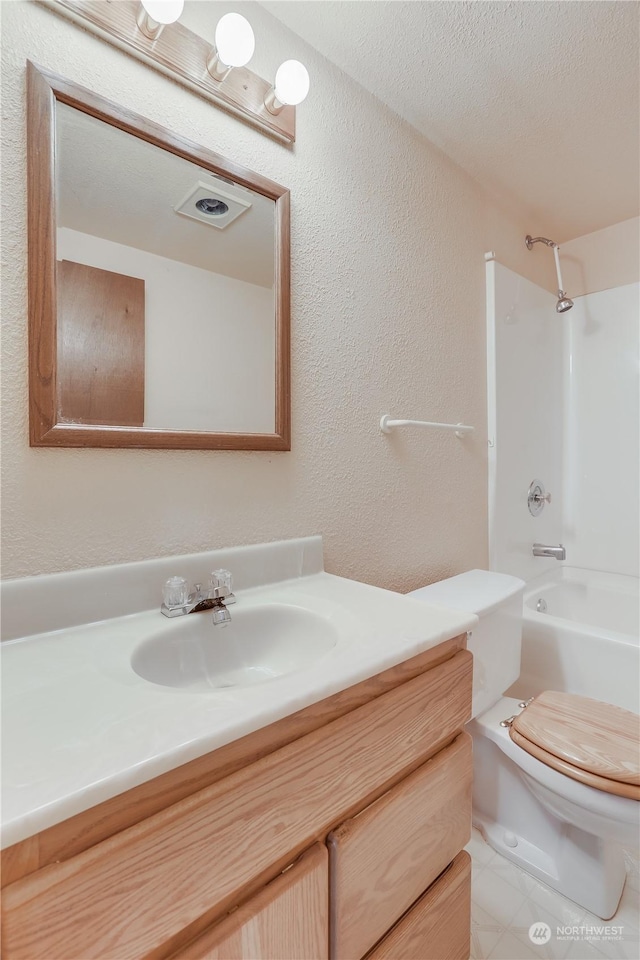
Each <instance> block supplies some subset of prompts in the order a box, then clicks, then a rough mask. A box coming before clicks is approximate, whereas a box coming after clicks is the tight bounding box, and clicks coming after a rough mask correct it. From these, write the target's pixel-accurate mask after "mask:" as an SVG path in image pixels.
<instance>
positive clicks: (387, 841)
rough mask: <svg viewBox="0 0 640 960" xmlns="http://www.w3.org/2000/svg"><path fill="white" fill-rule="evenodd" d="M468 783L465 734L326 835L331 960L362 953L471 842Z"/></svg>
mask: <svg viewBox="0 0 640 960" xmlns="http://www.w3.org/2000/svg"><path fill="white" fill-rule="evenodd" d="M471 783H472V761H471V737H470V736H469V734H467V733H463V734H461V736H459V737H458V739H457V740H456V741H455V742H454V743H452V744H451V746H449V747H447V748H446V749H445V750H442V751H441V752H440V753H439V754H437V756H435V757H434V758H433V760H429V761H428V763H425V764H424V766H422V767H420V768H419V769H418V770H416V771H415V773H413V774H411V776H409V777H407V778H406V779H405V780H403V781H402V782H401V783H399V784H398V785H397V786H395V787H394V788H393V789H392V790H390V791H389V792H388V793H386V794H385V795H384V796H383V797H381V798H380V799H379V800H377V801H376V802H375V803H373V804H372V805H371V806H369V807H367V809H366V810H364V811H363V812H362V813H361V814H359V815H358V816H357V817H354V818H353V819H352V820H347V821H346V822H345V823H343V824H342V825H341V826H340V827H339V828H338V829H337V830H335V831H334V832H333V833H332V834H331V835H330V836H329V841H328V842H329V853H330V864H331V956H332V958H333V960H353V958H354V957H362V956H363V955H364V954H365V953H366V952H367V950H369V949H371V947H372V946H373V945H374V944H375V943H376V941H378V940H379V939H380V937H382V936H383V935H384V933H385V932H386V931H387V930H388V929H389V928H390V927H392V926H393V924H394V923H395V922H396V921H397V920H398V918H399V917H401V916H402V914H403V913H404V912H405V911H406V910H407V909H408V908H409V907H410V906H411V904H412V903H413V902H414V901H415V900H416V899H417V898H418V897H419V896H420V894H421V893H422V892H423V891H424V890H425V889H426V888H427V887H428V886H429V884H431V883H433V881H434V880H435V879H436V877H437V876H438V875H439V874H440V873H442V871H443V870H444V869H445V867H446V866H447V864H448V863H451V861H452V860H453V858H454V857H455V856H456V854H457V853H458V852H459V851H460V850H461V849H462V847H464V845H465V844H466V843H467V842H468V840H469V837H470V835H471Z"/></svg>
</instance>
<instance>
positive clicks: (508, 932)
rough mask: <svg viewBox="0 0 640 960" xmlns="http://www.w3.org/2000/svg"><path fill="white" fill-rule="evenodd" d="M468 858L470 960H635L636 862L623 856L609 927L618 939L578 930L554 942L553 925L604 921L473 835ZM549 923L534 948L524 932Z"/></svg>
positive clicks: (638, 947) (639, 947) (639, 950)
mask: <svg viewBox="0 0 640 960" xmlns="http://www.w3.org/2000/svg"><path fill="white" fill-rule="evenodd" d="M466 849H467V850H468V852H469V853H470V855H471V857H472V860H473V867H472V881H471V960H529V958H530V957H537V958H541V957H542V958H544V960H605V958H607V960H640V932H639V930H638V927H639V904H640V892H639V891H640V880H639V869H638V861H637V860H634V859H633V858H632V857H629V858H628V874H627V882H626V884H625V888H624V891H623V894H622V900H621V903H620V906H619V908H618V912H617V913H616V915H615V917H613V918H612V919H611V920H609V921H607V923H608V925H609V926H616V927H620V926H621V927H623V930H622V934H621V939H619V940H618V939H616V940H611V939H609V940H607V939H605V938H604V936H603V935H602V934H598V932H595V931H591V932H590V933H589V931H588V930H584V931H579V932H578V938H577V939H576V938H575V937H572V938H571V939H566V940H565V939H559V938H558V937H557V936H556V931H557V928H558V926H572V927H586V928H588V927H590V926H594V927H602V926H603V925H605V921H603V920H601V919H600V918H599V917H595V916H593V914H591V913H588V912H587V911H585V910H584V909H583V908H582V907H579V906H578V905H577V904H575V903H573V902H572V901H571V900H567V899H566V898H565V897H562V896H561V895H560V894H559V893H556V892H555V890H551V888H550V887H547V886H546V885H545V884H544V883H541V882H540V881H539V880H535V879H534V878H533V877H530V876H529V875H528V874H526V873H524V871H522V870H520V868H519V867H516V866H515V864H513V863H510V862H509V861H508V860H505V858H504V857H502V856H501V855H500V854H499V853H495V852H494V850H493V849H492V848H491V847H490V846H489V845H488V844H487V843H485V841H484V840H483V838H482V836H481V835H480V833H479V832H478V831H477V830H474V831H473V835H472V837H471V842H470V843H469V844H468V845H467V848H466ZM536 922H542V923H546V924H548V925H549V927H550V928H551V931H552V935H551V939H550V940H549V941H548V943H546V944H544V945H536V944H534V943H532V941H531V940H530V939H529V928H530V927H531V926H532V924H534V923H536Z"/></svg>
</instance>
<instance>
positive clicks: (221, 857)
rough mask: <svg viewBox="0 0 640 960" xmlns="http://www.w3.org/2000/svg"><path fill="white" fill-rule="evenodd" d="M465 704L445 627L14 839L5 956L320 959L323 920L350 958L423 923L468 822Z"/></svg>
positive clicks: (443, 959)
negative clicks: (333, 686) (287, 711)
mask: <svg viewBox="0 0 640 960" xmlns="http://www.w3.org/2000/svg"><path fill="white" fill-rule="evenodd" d="M470 710H471V655H470V654H469V653H468V652H467V651H466V649H465V637H458V638H454V639H453V640H450V641H446V642H445V643H442V644H440V645H439V646H438V647H434V648H432V649H431V650H429V651H426V652H425V653H424V654H421V655H419V656H418V657H415V658H413V659H412V660H409V661H406V662H405V663H404V664H400V665H398V666H397V667H394V668H392V669H390V670H387V671H385V672H384V673H383V674H380V675H379V676H377V677H373V678H371V679H370V680H365V681H363V682H362V683H361V684H358V685H356V686H354V687H352V688H349V689H348V690H345V691H342V692H341V693H339V694H336V695H335V696H334V697H330V698H328V699H327V700H325V701H322V702H321V703H319V704H315V705H313V706H311V707H308V708H306V709H305V710H302V711H300V712H299V713H298V714H296V715H294V716H292V717H288V718H285V719H284V720H282V721H279V722H278V723H276V724H273V725H272V726H271V727H268V728H265V729H263V730H260V731H257V732H256V734H251V735H249V736H248V737H245V738H243V740H241V741H238V742H237V743H236V744H230V745H229V746H228V747H223V748H221V749H220V750H219V751H215V752H214V753H212V754H211V755H210V756H209V757H208V758H206V759H204V760H203V759H202V758H201V759H200V760H198V761H194V762H193V764H187V765H185V766H184V767H182V768H179V769H178V770H175V771H172V772H171V773H170V774H165V775H164V777H160V778H158V780H157V781H153V782H152V783H151V785H149V784H143V785H142V786H141V787H137V788H134V789H133V790H131V791H129V792H128V793H126V794H123V795H122V796H121V797H119V798H114V799H113V800H109V801H106V802H105V803H104V804H102V805H100V806H98V807H96V808H94V809H93V811H87V812H85V813H84V814H80V815H79V816H78V817H76V818H72V820H70V821H67V822H66V823H64V824H59V825H58V826H56V827H52V828H50V829H49V830H47V831H43V832H42V833H41V834H39V835H37V836H36V837H32V838H30V839H28V840H26V841H23V842H22V844H16V846H15V847H13V848H10V849H9V850H8V851H7V852H6V858H5V862H6V864H7V866H8V876H5V877H4V878H3V882H4V883H6V884H7V885H6V886H5V887H4V890H3V907H2V910H3V933H2V936H3V944H4V957H5V960H91V958H95V960H106V958H114V960H136V958H138V960H140V958H149V960H151V958H153V960H162V958H169V957H178V958H185V960H186V958H193V960H196V958H209V957H211V958H214V957H215V958H217V957H220V958H222V957H225V958H226V960H232V958H233V957H236V956H237V957H238V958H242V960H248V958H252V960H254V958H255V960H275V958H277V957H282V958H283V960H284V958H287V960H291V958H293V957H295V958H296V960H298V958H299V960H304V957H306V956H307V955H309V956H312V957H313V958H314V960H321V958H323V957H325V956H326V955H327V942H328V939H329V931H330V937H331V944H330V947H329V956H331V957H332V958H334V960H347V958H349V960H356V958H361V957H363V956H364V955H365V954H367V952H368V951H371V950H374V951H375V950H376V949H382V944H383V943H384V939H385V937H386V936H389V937H390V936H391V933H393V931H394V930H400V932H399V933H396V937H399V936H401V934H402V929H401V928H400V927H399V926H397V925H398V924H399V923H400V922H401V921H402V918H404V917H405V915H406V917H410V916H411V915H412V914H411V911H412V910H416V911H417V913H416V915H415V916H418V917H419V918H420V926H421V929H423V930H427V931H429V930H432V928H433V929H435V927H434V924H436V926H437V923H436V920H437V916H438V915H439V914H438V910H441V904H442V903H443V902H446V897H445V898H444V901H443V895H442V894H438V895H436V894H434V893H431V899H429V896H430V891H433V890H435V889H436V887H437V886H438V884H442V882H443V880H442V877H441V876H440V875H441V874H442V871H443V870H445V868H446V867H447V866H448V864H450V863H451V861H453V860H454V858H455V857H456V855H458V854H459V851H460V850H461V848H462V847H463V846H464V844H465V843H466V842H467V840H468V838H469V834H470V826H471V747H470V738H469V737H468V735H467V734H465V733H464V732H463V727H464V724H465V722H466V721H467V720H468V718H469V715H470ZM167 797H170V798H171V799H172V800H173V802H167ZM176 797H177V799H176ZM85 825H86V830H85V829H84V827H85ZM327 851H328V852H327ZM456 876H457V874H456ZM465 883H466V886H467V888H468V879H467V880H464V878H463V879H459V880H458V886H460V885H462V886H463V887H464V885H465ZM323 891H324V893H323ZM327 897H328V899H327ZM425 898H426V899H425ZM463 900H464V898H463V897H460V896H459V897H458V898H457V900H456V903H457V905H458V906H457V910H458V919H457V921H456V922H457V924H458V925H460V924H462V926H463V929H464V927H465V926H466V929H467V934H468V929H469V918H468V915H467V916H466V919H464V918H462V917H461V911H462V910H463V907H460V904H461V903H463ZM420 904H421V905H422V906H419V905H420ZM329 912H330V914H331V920H330V922H329V921H328V919H327V917H328V913H329ZM434 918H435V919H434ZM432 921H433V922H432ZM406 922H408V921H406ZM430 924H431V925H430ZM415 926H416V924H415V923H414V922H412V923H411V930H413V928H414V927H415ZM389 931H391V933H389ZM412 935H413V934H412ZM431 935H432V934H431V933H428V932H427V934H426V935H425V936H426V937H427V943H426V946H425V945H424V944H423V946H425V949H427V948H428V947H429V943H428V940H429V937H430V936H431ZM433 935H434V936H435V934H433ZM402 936H404V937H405V939H406V934H402ZM414 939H415V937H414ZM423 939H424V938H423ZM391 942H393V941H391ZM455 949H459V945H458V947H455ZM455 949H454V948H452V952H451V953H442V954H440V955H439V956H438V960H456V957H457V956H458V953H456V952H455ZM305 951H307V953H305ZM372 955H375V954H372ZM382 955H383V954H381V956H382ZM391 955H392V954H388V953H387V954H384V956H391ZM427 955H428V954H427V953H425V954H424V957H426V956H427ZM398 956H400V955H398ZM403 960H404V958H403ZM421 960H424V958H421Z"/></svg>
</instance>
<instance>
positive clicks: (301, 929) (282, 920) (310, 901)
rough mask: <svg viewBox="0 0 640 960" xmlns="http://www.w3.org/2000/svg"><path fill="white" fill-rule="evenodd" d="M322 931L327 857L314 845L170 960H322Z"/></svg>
mask: <svg viewBox="0 0 640 960" xmlns="http://www.w3.org/2000/svg"><path fill="white" fill-rule="evenodd" d="M328 931H329V867H328V855H327V848H326V847H325V846H324V844H321V843H316V844H314V846H313V847H311V849H310V850H309V851H308V852H307V853H305V854H304V855H303V856H302V857H301V858H300V859H299V860H298V861H297V863H294V865H293V866H292V867H290V869H289V870H287V871H286V872H285V873H282V874H280V876H279V877H276V879H275V880H273V881H272V882H271V883H270V884H269V885H268V886H267V887H265V888H264V889H263V890H261V891H260V893H258V894H256V896H255V897H252V898H251V900H249V901H247V903H245V904H243V905H242V906H241V907H238V909H237V910H235V911H234V912H233V913H232V914H230V915H229V916H228V917H226V918H225V919H224V920H222V921H221V922H220V923H217V924H216V925H215V927H212V928H211V929H210V930H208V931H207V932H206V933H204V934H203V935H202V936H201V937H199V938H198V939H197V940H196V941H195V942H194V943H192V944H191V945H190V946H189V947H187V948H186V949H185V950H181V951H180V953H177V954H175V955H174V957H173V960H247V958H251V960H291V958H292V957H295V958H296V960H326V958H327V956H328V949H329V943H328Z"/></svg>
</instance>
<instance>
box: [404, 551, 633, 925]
mask: <svg viewBox="0 0 640 960" xmlns="http://www.w3.org/2000/svg"><path fill="white" fill-rule="evenodd" d="M524 588H525V584H524V582H523V581H522V580H519V579H518V578H517V577H512V576H508V575H507V574H502V573H490V572H488V571H486V570H470V571H469V572H467V573H463V574H460V575H459V576H457V577H451V578H450V579H448V580H442V581H440V582H439V583H434V584H431V585H430V586H427V587H422V588H421V589H419V590H414V591H413V592H412V593H411V594H410V596H412V597H413V598H414V599H417V600H422V601H424V602H425V603H433V604H439V605H441V606H447V607H452V608H454V609H457V610H462V611H465V612H467V613H475V614H476V615H477V616H478V618H479V621H480V622H479V624H478V626H477V628H475V629H474V630H473V631H472V632H471V633H470V635H469V640H468V648H469V650H470V651H471V652H472V653H473V658H474V667H473V706H472V718H473V719H472V720H471V721H470V723H469V724H468V727H467V729H468V731H469V732H470V733H471V735H472V737H473V752H474V787H473V822H474V825H475V826H476V827H478V829H479V830H480V831H481V833H482V834H483V836H484V837H485V839H486V840H487V842H488V843H489V844H490V845H491V846H492V847H493V848H494V849H495V850H497V851H498V852H499V853H500V854H502V855H503V856H505V857H507V858H508V859H509V860H512V861H513V862H514V863H517V864H518V865H519V866H520V867H522V868H523V869H524V870H526V871H527V872H528V873H530V874H531V875H533V876H534V877H537V878H538V879H540V880H542V881H544V883H546V884H548V885H549V886H550V887H553V888H554V889H555V890H557V891H558V892H559V893H561V894H563V895H564V896H566V897H568V898H569V899H570V900H574V901H575V902H576V903H578V904H580V905H581V906H582V907H584V908H586V909H587V910H589V911H590V912H591V913H594V914H596V915H597V916H599V917H602V918H603V919H604V920H608V919H609V918H610V917H612V916H613V914H614V913H615V912H616V909H617V907H618V903H619V901H620V897H621V895H622V890H623V887H624V883H625V877H626V872H625V864H624V856H623V847H627V848H632V847H636V846H637V845H638V839H639V834H640V802H639V799H640V761H639V750H640V748H639V743H638V735H639V732H640V718H639V717H637V716H636V715H635V714H632V713H630V712H629V711H627V710H622V709H621V708H620V707H615V706H612V705H611V704H605V703H601V702H600V701H595V700H590V699H587V698H586V697H580V696H576V695H574V694H568V693H561V692H555V691H546V692H545V693H543V694H540V695H539V696H538V697H536V698H533V699H532V700H531V701H528V702H525V701H518V700H514V699H513V698H510V697H505V696H503V693H504V691H505V690H507V689H508V688H509V687H510V686H511V684H512V683H514V682H515V681H516V680H517V679H518V676H519V673H520V649H521V641H522V594H523V591H524Z"/></svg>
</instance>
